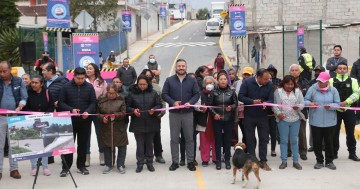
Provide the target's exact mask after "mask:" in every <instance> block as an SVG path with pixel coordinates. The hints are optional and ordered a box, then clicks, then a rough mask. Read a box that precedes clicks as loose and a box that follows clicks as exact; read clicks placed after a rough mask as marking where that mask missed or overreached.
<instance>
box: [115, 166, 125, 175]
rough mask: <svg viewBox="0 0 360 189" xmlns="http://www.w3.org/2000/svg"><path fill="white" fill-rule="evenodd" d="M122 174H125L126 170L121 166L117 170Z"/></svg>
mask: <svg viewBox="0 0 360 189" xmlns="http://www.w3.org/2000/svg"><path fill="white" fill-rule="evenodd" d="M117 169H118V171H119V173H120V174H125V168H124V167H123V166H120V167H118V168H117Z"/></svg>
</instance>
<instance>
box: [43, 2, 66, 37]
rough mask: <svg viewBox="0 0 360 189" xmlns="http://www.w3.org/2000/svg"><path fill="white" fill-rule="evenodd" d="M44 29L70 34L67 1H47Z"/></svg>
mask: <svg viewBox="0 0 360 189" xmlns="http://www.w3.org/2000/svg"><path fill="white" fill-rule="evenodd" d="M46 15H47V23H46V29H47V30H50V31H63V32H70V31H71V29H70V10H69V1H68V0H48V2H47V12H46Z"/></svg>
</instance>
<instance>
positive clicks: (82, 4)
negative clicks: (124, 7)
mask: <svg viewBox="0 0 360 189" xmlns="http://www.w3.org/2000/svg"><path fill="white" fill-rule="evenodd" d="M117 8H118V5H117V0H71V1H70V12H71V19H72V21H74V19H75V18H76V17H77V16H78V15H79V14H80V12H81V11H82V10H86V11H87V12H88V13H89V14H90V15H91V16H92V17H93V18H94V22H93V24H92V29H93V30H94V31H97V28H98V23H101V22H107V23H108V24H109V25H114V23H115V18H116V15H117Z"/></svg>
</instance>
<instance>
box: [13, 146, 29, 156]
mask: <svg viewBox="0 0 360 189" xmlns="http://www.w3.org/2000/svg"><path fill="white" fill-rule="evenodd" d="M11 152H12V154H21V153H26V152H31V150H29V149H27V148H23V147H18V146H14V147H11Z"/></svg>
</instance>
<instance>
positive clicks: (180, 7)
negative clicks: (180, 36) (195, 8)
mask: <svg viewBox="0 0 360 189" xmlns="http://www.w3.org/2000/svg"><path fill="white" fill-rule="evenodd" d="M184 9H185V5H184V3H180V4H179V11H180V13H184Z"/></svg>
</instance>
